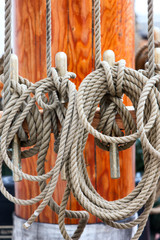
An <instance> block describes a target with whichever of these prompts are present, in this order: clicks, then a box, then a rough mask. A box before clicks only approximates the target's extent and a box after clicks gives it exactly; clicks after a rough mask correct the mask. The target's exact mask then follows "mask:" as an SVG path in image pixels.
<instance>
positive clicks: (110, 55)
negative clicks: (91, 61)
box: [103, 50, 115, 67]
mask: <svg viewBox="0 0 160 240" xmlns="http://www.w3.org/2000/svg"><path fill="white" fill-rule="evenodd" d="M103 60H104V61H106V62H108V64H109V65H110V66H111V67H113V66H114V63H115V54H114V52H113V51H112V50H106V51H105V52H104V53H103Z"/></svg>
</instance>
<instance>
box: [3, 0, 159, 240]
mask: <svg viewBox="0 0 160 240" xmlns="http://www.w3.org/2000/svg"><path fill="white" fill-rule="evenodd" d="M6 1H7V0H6ZM7 2H8V1H7ZM49 6H50V5H49V1H48V0H47V9H49V10H48V14H47V24H49V25H50V7H49ZM99 12H100V9H99V1H98V0H96V1H95V19H96V21H95V22H96V28H95V29H97V30H96V34H95V38H96V39H95V41H96V53H97V54H96V68H97V69H96V70H95V71H94V72H92V73H91V74H89V75H88V76H87V77H86V78H85V79H84V80H83V82H82V83H81V85H80V87H79V90H78V92H77V91H76V89H75V85H74V84H73V83H72V82H71V81H70V80H69V79H70V78H75V74H74V73H70V72H67V73H66V74H65V76H64V77H59V76H58V74H57V71H56V70H55V69H54V68H52V69H51V54H50V52H49V50H48V48H47V56H48V58H47V59H48V60H47V63H48V64H47V66H48V67H47V69H48V71H47V75H48V77H47V78H46V79H43V80H40V81H39V82H37V83H35V84H32V83H30V82H29V81H28V80H27V79H24V78H22V77H19V82H18V83H16V82H14V81H13V80H12V79H11V81H10V85H11V88H10V91H9V93H8V95H10V94H11V98H10V101H9V102H8V103H6V104H5V111H4V113H3V116H2V119H1V120H0V135H1V147H0V170H1V171H2V164H3V162H5V163H6V164H7V166H8V167H9V168H10V169H11V170H12V171H13V172H14V173H15V174H16V175H18V176H20V177H22V178H23V179H27V180H29V181H37V182H38V183H39V185H40V189H41V193H40V194H39V195H38V196H35V197H34V198H32V199H28V200H23V199H18V198H16V197H13V196H11V195H10V193H9V192H7V190H6V189H5V187H4V185H3V182H2V175H1V174H0V190H1V192H2V193H3V194H4V196H5V197H6V198H8V199H9V200H10V201H12V202H14V203H16V204H21V205H31V204H34V203H37V202H39V201H41V200H42V202H41V203H40V205H39V206H38V208H37V209H36V211H35V212H34V213H33V214H32V216H31V217H30V218H29V220H28V221H27V222H26V223H25V227H26V228H28V227H29V226H30V225H31V224H32V222H33V221H34V220H35V219H36V217H37V216H38V215H39V214H40V213H41V212H42V211H43V209H44V208H45V206H46V205H47V204H48V205H49V206H50V207H51V209H52V210H53V211H55V212H56V213H57V214H58V217H59V227H60V230H61V233H62V235H63V237H64V238H65V239H68V240H69V239H79V238H80V236H81V234H82V232H83V229H84V227H85V225H86V224H87V221H88V217H89V215H88V213H87V212H86V211H68V210H66V205H67V201H68V198H69V195H70V192H71V191H72V193H73V195H74V197H75V198H76V199H77V201H78V202H79V203H80V204H81V205H82V206H83V207H84V209H86V210H87V211H88V212H90V213H92V214H93V215H95V216H96V217H98V218H99V219H101V220H102V221H103V222H105V223H107V224H108V225H110V226H112V227H115V228H131V227H133V226H135V225H139V228H138V231H137V233H136V234H135V236H134V237H133V238H132V239H138V238H139V236H140V235H141V233H142V231H143V228H144V226H145V224H146V221H147V218H148V215H149V213H150V210H151V208H152V206H153V203H154V199H155V193H156V184H157V181H158V179H159V176H160V173H159V170H160V163H159V157H160V139H159V134H160V113H159V108H160V94H159V91H158V90H157V88H156V84H157V83H158V82H159V81H160V75H155V76H153V75H154V74H153V72H154V71H155V69H156V70H159V66H158V65H154V64H151V65H150V64H149V66H148V70H145V71H140V72H137V71H135V70H133V69H129V68H126V67H125V61H124V60H121V61H119V62H118V63H115V64H114V66H113V67H110V66H109V64H107V63H106V62H101V59H100V57H101V49H100V21H99V20H98V19H99ZM151 15H152V14H151ZM150 21H151V20H150ZM149 26H150V28H151V26H152V24H151V25H150V24H149ZM50 31H51V29H50V26H49V27H48V30H47V36H48V37H47V39H48V40H47V41H48V43H50V40H51V36H50ZM150 31H151V35H152V29H151V30H150ZM150 39H152V37H151V38H150ZM150 41H152V40H150ZM48 45H49V46H50V44H48ZM152 45H153V44H151V45H150V48H149V52H151V51H152ZM150 59H153V56H151V58H150ZM148 76H149V77H148ZM1 79H2V81H4V83H5V81H6V80H5V79H6V76H5V74H4V78H3V76H2V77H1ZM46 94H48V97H46ZM123 94H126V95H127V96H128V97H129V98H130V100H131V101H132V103H133V106H134V108H135V111H136V117H137V124H136V123H135V122H134V120H133V119H132V117H131V114H130V113H129V111H128V110H127V109H126V107H125V106H124V105H123V103H122V101H121V96H122V95H123ZM61 99H63V101H61ZM65 102H67V103H68V106H67V108H66V107H65ZM98 104H100V113H101V118H100V122H99V125H98V127H97V129H94V128H93V127H92V125H91V124H92V121H93V118H94V115H95V112H96V108H97V106H98ZM38 106H40V107H41V108H42V109H43V116H42V115H41V114H40V112H39V110H38ZM117 112H118V113H119V114H120V116H121V118H122V121H123V124H124V128H125V134H124V133H123V132H122V131H121V130H120V129H119V128H118V125H117V123H116V121H115V115H116V113H117ZM24 120H25V121H26V123H27V126H28V133H26V132H25V131H24V130H23V126H22V124H23V122H24ZM59 123H60V125H61V130H60V131H59V130H58V129H59V128H58V125H59ZM52 130H53V133H54V136H55V151H56V152H57V160H56V163H55V166H54V167H53V168H52V169H51V170H50V171H49V172H47V173H46V172H45V169H44V162H45V159H46V154H47V150H48V146H49V142H50V135H51V131H52ZM112 131H113V132H114V134H115V137H111V134H112ZM16 133H18V136H19V138H20V139H21V146H22V147H28V146H29V147H30V148H29V149H28V150H22V153H21V155H22V158H28V157H31V156H33V155H35V154H37V153H38V160H37V174H38V176H33V175H29V174H27V173H23V172H22V171H21V170H20V169H19V168H17V167H15V166H14V165H13V163H12V162H11V154H10V153H11V151H10V150H9V148H10V145H11V142H12V140H13V139H14V136H15V134H16ZM89 133H90V134H92V135H93V136H94V137H95V138H96V143H97V145H98V146H100V147H101V148H103V149H105V150H109V146H110V144H111V143H116V144H118V149H119V151H120V150H124V149H126V148H128V147H130V146H131V145H132V144H133V143H134V142H135V140H136V139H137V138H138V137H140V138H141V142H142V148H143V154H144V164H145V172H144V175H143V178H142V180H141V182H140V183H139V184H138V186H137V187H136V188H135V189H134V190H133V191H132V192H131V193H130V194H129V195H128V196H126V197H125V198H123V199H119V200H117V201H113V202H108V201H106V200H105V199H103V198H102V197H101V196H100V195H99V194H98V193H97V192H96V190H95V189H94V187H93V186H92V184H91V181H90V179H89V177H88V174H87V170H86V164H85V159H84V156H83V150H84V148H85V144H86V141H87V137H88V134H89ZM64 164H65V166H66V167H65V171H66V179H67V187H66V190H65V193H64V196H63V199H62V202H61V205H60V206H58V205H57V203H56V202H55V201H54V199H53V198H52V195H53V192H54V190H55V187H56V184H57V181H58V177H59V174H60V171H61V169H62V167H63V165H64ZM124 164H125V162H124ZM47 179H50V180H49V182H48V184H47V183H46V180H47ZM143 206H144V211H143V213H142V214H141V215H140V216H139V217H138V218H137V219H136V220H134V221H130V222H127V223H118V222H117V221H119V220H122V219H125V218H127V217H129V216H132V215H133V214H134V213H136V212H137V211H138V210H139V209H141V208H142V207H143ZM66 217H67V218H79V219H80V221H79V225H78V227H77V229H76V231H75V232H74V234H73V235H72V237H70V236H69V235H68V233H67V231H66V229H65V223H64V220H65V218H66Z"/></svg>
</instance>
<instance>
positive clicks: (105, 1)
mask: <svg viewBox="0 0 160 240" xmlns="http://www.w3.org/2000/svg"><path fill="white" fill-rule="evenodd" d="M51 2H52V59H53V61H52V65H53V66H55V60H54V56H55V54H56V53H57V52H59V51H63V52H65V53H66V54H67V58H68V71H73V72H75V73H76V74H77V78H76V80H73V81H74V83H75V84H76V86H77V88H78V86H79V84H80V82H81V81H82V80H83V78H84V77H85V76H86V75H87V74H89V73H90V72H91V71H92V70H93V69H94V32H93V30H92V29H93V10H92V9H93V5H92V4H93V1H92V0H74V1H73V0H52V1H51ZM13 5H14V9H13V15H14V52H15V53H16V55H17V56H18V59H19V73H20V75H22V76H23V77H26V78H28V79H29V80H30V81H33V82H36V81H38V80H40V79H42V78H44V77H46V57H45V52H46V49H45V45H46V29H45V9H46V6H45V1H44V0H36V1H33V0H23V1H22V0H14V1H13ZM101 24H102V25H101V30H102V34H101V36H102V53H103V52H104V51H105V50H106V49H111V50H113V51H114V52H115V55H116V61H117V60H120V59H121V58H124V59H125V60H126V62H127V66H128V67H134V1H133V0H131V1H126V0H121V1H119V0H101ZM123 101H124V103H125V104H126V105H131V102H130V100H128V99H127V98H126V97H125V98H124V100H123ZM51 139H52V140H51V143H50V147H49V151H48V154H47V162H46V163H45V168H46V171H49V170H50V168H51V167H53V166H54V163H55V159H56V154H55V153H53V143H54V139H53V135H51ZM84 154H85V159H86V165H87V171H88V174H89V177H90V179H91V182H92V184H93V185H94V187H95V188H96V189H97V191H98V192H99V193H100V194H101V195H102V196H103V197H104V198H105V199H107V200H115V199H117V198H122V197H124V196H126V195H127V194H128V193H130V192H131V191H132V189H133V188H134V174H135V167H134V164H135V163H134V147H133V148H130V149H128V150H125V151H123V152H120V154H119V159H120V171H121V177H120V179H111V177H110V165H109V154H108V153H106V152H104V151H103V150H101V149H99V148H98V147H97V146H96V145H95V143H94V138H93V137H92V136H90V135H89V137H88V141H87V144H86V148H85V152H84ZM35 169H36V157H33V158H32V159H25V160H22V170H23V171H24V172H27V173H30V174H36V171H35ZM65 186H66V182H64V181H61V180H60V179H59V182H58V185H57V188H56V192H55V194H54V195H53V197H54V199H55V200H56V202H57V203H58V204H60V201H61V198H62V194H63V192H64V189H65ZM38 193H39V186H38V184H37V183H30V182H28V181H25V180H22V181H21V182H18V183H16V184H15V194H16V196H17V197H20V198H30V197H33V196H35V194H38ZM36 207H37V204H35V205H34V206H27V207H21V206H20V207H19V206H16V215H17V216H19V217H21V218H25V219H27V218H28V217H29V216H30V215H31V213H33V211H34V210H35V209H36ZM67 208H69V209H74V210H75V209H77V210H78V209H81V208H80V206H79V204H78V203H77V202H76V201H75V199H74V197H73V196H71V198H70V201H69V202H68V205H67ZM38 221H40V222H48V223H57V216H56V215H55V214H54V213H53V212H52V211H51V210H50V208H49V207H46V209H45V211H44V212H43V213H42V214H41V215H40V216H39V218H38ZM98 221H99V220H98V219H96V218H95V217H94V216H90V221H89V222H90V223H95V222H98ZM76 222H77V221H76V220H72V221H71V220H68V219H67V220H66V223H68V224H70V223H76Z"/></svg>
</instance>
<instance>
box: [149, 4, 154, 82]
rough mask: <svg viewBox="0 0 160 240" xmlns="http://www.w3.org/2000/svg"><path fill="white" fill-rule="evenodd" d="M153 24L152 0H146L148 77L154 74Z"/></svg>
mask: <svg viewBox="0 0 160 240" xmlns="http://www.w3.org/2000/svg"><path fill="white" fill-rule="evenodd" d="M153 27H154V24H153V0H148V64H149V71H148V74H149V75H148V76H149V78H151V77H153V76H154V28H153Z"/></svg>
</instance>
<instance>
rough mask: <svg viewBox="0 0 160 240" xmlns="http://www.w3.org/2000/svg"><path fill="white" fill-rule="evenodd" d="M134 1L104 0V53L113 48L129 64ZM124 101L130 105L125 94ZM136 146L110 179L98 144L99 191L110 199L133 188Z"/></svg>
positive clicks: (123, 155) (121, 155)
mask: <svg viewBox="0 0 160 240" xmlns="http://www.w3.org/2000/svg"><path fill="white" fill-rule="evenodd" d="M133 4H134V1H126V0H108V1H101V9H102V10H101V30H102V53H103V52H104V51H105V50H107V49H111V50H113V51H114V52H115V55H116V61H118V60H120V59H125V60H126V65H127V66H128V67H134V32H133V31H134V13H133V7H134V5H133ZM123 102H124V103H125V104H126V105H131V101H130V100H129V99H128V98H127V97H126V96H125V97H124V98H123ZM134 155H135V151H134V146H133V147H132V148H130V149H127V150H125V151H123V152H119V161H120V178H119V179H111V176H110V161H109V153H108V152H105V151H103V150H102V149H100V148H99V147H96V166H97V168H96V169H97V184H96V186H97V191H98V192H99V194H100V195H101V196H103V197H104V198H105V199H107V200H109V201H113V200H116V199H118V198H122V197H124V196H126V195H127V194H128V193H130V192H131V191H132V190H133V188H134V177H135V169H134V159H135V156H134Z"/></svg>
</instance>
